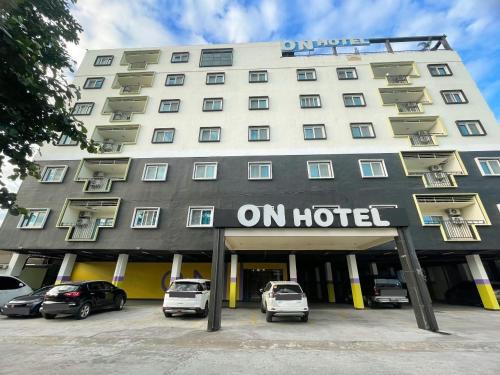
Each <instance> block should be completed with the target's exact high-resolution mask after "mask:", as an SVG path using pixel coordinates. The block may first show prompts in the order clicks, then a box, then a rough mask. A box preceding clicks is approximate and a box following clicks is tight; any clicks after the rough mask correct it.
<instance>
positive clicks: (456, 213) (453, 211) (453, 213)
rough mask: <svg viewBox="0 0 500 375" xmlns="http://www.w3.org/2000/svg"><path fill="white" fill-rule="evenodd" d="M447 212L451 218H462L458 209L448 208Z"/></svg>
mask: <svg viewBox="0 0 500 375" xmlns="http://www.w3.org/2000/svg"><path fill="white" fill-rule="evenodd" d="M446 212H447V213H448V215H450V216H460V215H461V214H462V212H461V211H460V210H459V209H458V208H448V209H447V210H446Z"/></svg>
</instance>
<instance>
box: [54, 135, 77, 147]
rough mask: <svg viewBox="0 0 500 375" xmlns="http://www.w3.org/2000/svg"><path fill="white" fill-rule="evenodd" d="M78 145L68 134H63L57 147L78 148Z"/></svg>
mask: <svg viewBox="0 0 500 375" xmlns="http://www.w3.org/2000/svg"><path fill="white" fill-rule="evenodd" d="M77 144H78V142H77V141H74V140H72V139H71V138H70V136H69V135H66V134H61V136H60V137H59V140H58V141H57V146H76V145H77Z"/></svg>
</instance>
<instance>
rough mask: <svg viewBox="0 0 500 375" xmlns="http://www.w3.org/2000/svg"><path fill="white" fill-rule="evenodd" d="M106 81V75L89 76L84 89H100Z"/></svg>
mask: <svg viewBox="0 0 500 375" xmlns="http://www.w3.org/2000/svg"><path fill="white" fill-rule="evenodd" d="M103 83H104V77H97V78H87V80H86V81H85V84H84V85H83V88H84V89H100V88H102V84H103Z"/></svg>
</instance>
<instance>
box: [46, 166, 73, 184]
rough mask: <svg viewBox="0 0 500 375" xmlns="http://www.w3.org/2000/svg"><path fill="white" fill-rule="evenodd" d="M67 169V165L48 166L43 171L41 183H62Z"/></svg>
mask: <svg viewBox="0 0 500 375" xmlns="http://www.w3.org/2000/svg"><path fill="white" fill-rule="evenodd" d="M67 169H68V166H66V165H48V166H46V167H45V168H44V169H43V171H42V178H41V179H40V182H47V183H49V182H52V183H55V182H62V181H63V179H64V175H65V174H66V170H67Z"/></svg>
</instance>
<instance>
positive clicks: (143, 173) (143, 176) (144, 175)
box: [141, 163, 168, 182]
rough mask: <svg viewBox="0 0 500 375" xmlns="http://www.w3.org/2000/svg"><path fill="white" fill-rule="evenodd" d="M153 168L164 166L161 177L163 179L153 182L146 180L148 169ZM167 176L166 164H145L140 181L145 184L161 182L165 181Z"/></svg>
mask: <svg viewBox="0 0 500 375" xmlns="http://www.w3.org/2000/svg"><path fill="white" fill-rule="evenodd" d="M153 166H156V167H159V166H164V167H165V176H163V178H161V179H155V180H152V179H147V178H146V175H147V170H148V167H153ZM167 176H168V163H146V164H144V168H143V170H142V178H141V181H145V182H162V181H167Z"/></svg>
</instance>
